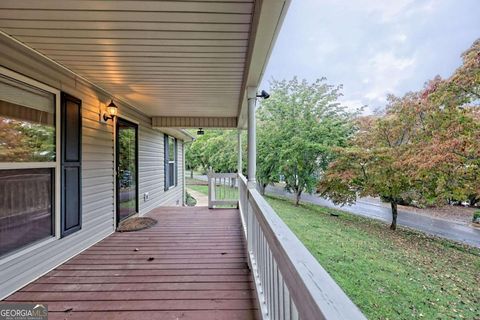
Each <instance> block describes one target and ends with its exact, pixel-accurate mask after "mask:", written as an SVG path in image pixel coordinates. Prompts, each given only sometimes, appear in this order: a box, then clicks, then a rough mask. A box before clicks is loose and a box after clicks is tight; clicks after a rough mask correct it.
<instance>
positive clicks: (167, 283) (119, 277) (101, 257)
mask: <svg viewBox="0 0 480 320" xmlns="http://www.w3.org/2000/svg"><path fill="white" fill-rule="evenodd" d="M148 216H151V217H153V218H156V219H157V220H158V223H157V224H156V225H155V226H154V227H153V228H151V229H147V230H143V231H138V232H129V233H115V234H113V235H111V236H109V237H108V238H106V239H104V240H103V241H101V242H99V243H98V244H96V245H95V246H93V247H91V248H90V249H88V250H86V251H84V252H83V253H81V254H80V255H78V256H76V257H74V258H73V259H71V260H69V261H67V262H66V263H65V264H63V265H61V266H59V267H57V268H56V269H55V270H53V271H51V272H49V273H48V274H46V275H45V276H43V277H41V278H39V279H38V280H36V281H35V282H33V283H31V284H29V285H28V286H26V287H25V288H23V289H22V290H20V291H18V292H16V293H15V294H13V295H11V296H10V297H8V298H7V301H23V302H35V303H46V304H47V305H48V309H49V319H50V320H52V319H103V320H106V319H201V320H208V319H229V320H234V319H254V317H255V314H256V307H255V306H256V303H255V301H254V291H253V283H252V281H251V277H250V273H249V269H248V266H247V260H246V255H245V248H244V242H243V236H242V234H241V232H242V231H241V222H240V217H239V214H238V211H237V210H233V209H228V210H208V209H207V208H199V207H193V208H184V207H182V208H158V209H155V210H153V211H152V212H150V213H149V215H148ZM136 249H138V251H136ZM151 258H153V260H152V259H151Z"/></svg>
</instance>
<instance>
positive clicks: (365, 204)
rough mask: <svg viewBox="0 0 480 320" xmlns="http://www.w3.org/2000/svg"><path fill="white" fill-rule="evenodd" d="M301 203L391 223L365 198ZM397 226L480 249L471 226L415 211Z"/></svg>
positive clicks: (307, 198)
mask: <svg viewBox="0 0 480 320" xmlns="http://www.w3.org/2000/svg"><path fill="white" fill-rule="evenodd" d="M194 178H195V179H198V180H203V181H206V180H207V176H201V175H195V176H194ZM267 193H269V194H275V195H281V196H285V197H290V198H293V195H292V194H290V193H288V192H286V191H285V190H284V189H283V188H281V187H272V186H268V187H267ZM301 201H304V202H308V203H313V204H318V205H320V206H324V207H329V208H335V209H339V210H343V211H347V212H350V213H353V214H356V215H360V216H364V217H368V218H373V219H377V220H382V221H385V222H387V223H390V222H391V220H392V213H391V211H390V208H387V207H384V206H382V205H380V204H378V203H374V202H370V201H367V200H364V199H360V200H358V201H357V202H356V203H355V204H354V205H351V206H343V207H342V206H337V205H334V204H333V203H332V202H331V201H329V200H325V199H323V198H320V197H318V196H317V195H310V194H303V195H302V200H301ZM397 224H398V225H400V226H405V227H409V228H412V229H416V230H419V231H422V232H425V233H427V234H430V235H434V236H437V237H441V238H445V239H449V240H453V241H457V242H461V243H465V244H468V245H471V246H474V247H477V248H480V230H478V229H475V228H473V227H471V226H466V225H463V224H459V223H456V222H452V221H447V220H444V219H439V218H433V217H428V216H424V215H420V214H418V213H416V212H414V211H407V210H399V211H398V218H397Z"/></svg>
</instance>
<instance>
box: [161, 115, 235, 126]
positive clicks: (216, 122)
mask: <svg viewBox="0 0 480 320" xmlns="http://www.w3.org/2000/svg"><path fill="white" fill-rule="evenodd" d="M237 124H238V121H237V117H152V126H153V127H154V128H236V127H237Z"/></svg>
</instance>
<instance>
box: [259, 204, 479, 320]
mask: <svg viewBox="0 0 480 320" xmlns="http://www.w3.org/2000/svg"><path fill="white" fill-rule="evenodd" d="M266 199H267V201H268V202H269V203H270V205H271V206H272V207H273V208H274V209H275V211H276V212H277V213H278V214H279V216H280V217H281V218H282V219H283V220H284V221H285V223H286V224H287V225H288V226H289V227H290V228H291V229H292V231H293V232H294V233H295V234H296V235H297V236H298V237H299V239H300V240H301V241H302V242H303V243H304V244H305V246H306V247H307V248H308V249H309V250H310V252H311V253H312V254H313V255H314V256H315V257H316V258H317V260H318V261H319V262H320V264H321V265H322V266H323V267H324V268H325V269H326V270H327V271H328V272H329V273H330V275H331V276H332V277H333V278H334V279H335V281H336V282H337V283H338V284H339V285H340V287H342V289H343V290H344V291H345V292H346V293H347V295H348V296H349V297H350V298H351V299H352V300H353V301H354V302H355V303H356V304H357V306H358V307H359V308H360V309H361V310H362V311H363V312H364V314H365V315H366V316H367V317H368V318H369V319H452V318H455V319H480V308H479V303H480V286H479V283H480V282H479V281H480V279H479V276H480V250H477V249H474V248H470V247H467V246H462V245H458V244H455V243H453V242H451V241H447V240H441V239H438V238H433V237H428V236H426V235H424V234H422V233H420V232H415V231H412V230H407V229H403V228H400V229H398V230H397V231H395V232H392V231H390V230H389V229H388V227H387V225H385V224H383V223H381V222H378V221H375V220H371V219H368V218H363V217H358V216H355V215H352V214H349V213H346V212H343V211H339V210H334V209H329V208H324V207H320V206H316V205H310V204H304V205H301V206H299V207H295V206H294V205H293V203H292V202H291V201H290V200H288V199H283V198H278V197H266ZM331 212H336V213H339V214H340V216H339V217H334V216H331V215H330V213H331Z"/></svg>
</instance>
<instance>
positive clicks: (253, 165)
mask: <svg viewBox="0 0 480 320" xmlns="http://www.w3.org/2000/svg"><path fill="white" fill-rule="evenodd" d="M247 97H248V187H249V188H255V186H256V176H255V175H256V172H257V141H256V137H255V135H256V122H255V103H256V101H257V88H255V87H248V88H247Z"/></svg>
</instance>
